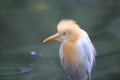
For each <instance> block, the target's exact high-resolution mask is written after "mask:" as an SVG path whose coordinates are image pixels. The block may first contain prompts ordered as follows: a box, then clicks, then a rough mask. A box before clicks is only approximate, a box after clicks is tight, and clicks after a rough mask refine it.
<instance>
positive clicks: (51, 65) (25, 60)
mask: <svg viewBox="0 0 120 80" xmlns="http://www.w3.org/2000/svg"><path fill="white" fill-rule="evenodd" d="M66 18H68V19H69V18H70V19H74V20H76V21H77V23H78V24H80V25H81V28H83V29H84V30H86V31H87V32H88V33H89V36H90V38H91V40H92V42H93V44H94V45H95V47H96V50H97V57H96V63H95V65H94V69H93V71H92V79H93V80H120V0H0V80H63V79H64V73H63V70H62V69H61V66H60V62H59V55H58V50H59V45H60V43H59V42H56V41H51V42H49V43H47V44H43V43H42V40H43V39H44V38H46V37H48V36H49V35H51V34H54V33H55V32H56V25H57V23H58V22H59V21H60V20H61V19H66Z"/></svg>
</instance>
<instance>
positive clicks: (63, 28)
mask: <svg viewBox="0 0 120 80" xmlns="http://www.w3.org/2000/svg"><path fill="white" fill-rule="evenodd" d="M80 30H81V29H80V27H79V25H78V24H76V22H75V21H74V20H70V19H69V20H66V19H64V20H61V21H60V22H59V23H58V25H57V31H58V32H57V33H56V34H54V35H52V36H50V37H48V38H46V39H44V40H43V42H44V43H45V42H48V41H50V40H58V41H63V40H68V41H76V40H77V39H78V38H79V36H80V33H81V31H80Z"/></svg>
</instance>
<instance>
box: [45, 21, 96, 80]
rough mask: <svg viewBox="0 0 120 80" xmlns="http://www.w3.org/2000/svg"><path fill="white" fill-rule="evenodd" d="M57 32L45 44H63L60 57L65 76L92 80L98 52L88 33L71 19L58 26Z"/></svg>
mask: <svg viewBox="0 0 120 80" xmlns="http://www.w3.org/2000/svg"><path fill="white" fill-rule="evenodd" d="M57 31H58V32H57V33H56V34H54V35H52V36H50V37H48V38H46V39H44V40H43V42H44V43H45V42H48V41H50V40H58V41H61V42H62V43H61V46H60V51H59V55H60V60H61V65H62V67H63V69H64V71H65V74H66V75H67V76H68V77H69V78H74V79H76V80H91V70H92V66H93V62H94V61H95V55H96V51H95V48H94V46H93V44H92V42H91V40H90V38H89V36H88V34H87V33H86V31H84V30H83V29H81V28H80V26H79V25H78V24H77V23H76V22H75V21H74V20H70V19H68V20H67V19H64V20H61V21H60V22H59V23H58V25H57Z"/></svg>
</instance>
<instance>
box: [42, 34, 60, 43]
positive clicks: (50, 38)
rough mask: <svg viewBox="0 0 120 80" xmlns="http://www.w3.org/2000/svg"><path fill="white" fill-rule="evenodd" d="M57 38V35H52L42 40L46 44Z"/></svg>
mask: <svg viewBox="0 0 120 80" xmlns="http://www.w3.org/2000/svg"><path fill="white" fill-rule="evenodd" d="M58 37H60V35H59V34H58V33H56V34H54V35H52V36H50V37H48V38H46V39H44V40H43V43H45V42H48V41H51V40H55V39H56V38H58Z"/></svg>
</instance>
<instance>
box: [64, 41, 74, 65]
mask: <svg viewBox="0 0 120 80" xmlns="http://www.w3.org/2000/svg"><path fill="white" fill-rule="evenodd" d="M62 52H63V59H64V61H65V62H66V63H67V64H73V63H74V58H75V55H76V45H75V43H73V42H70V41H64V42H63V43H62Z"/></svg>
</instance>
